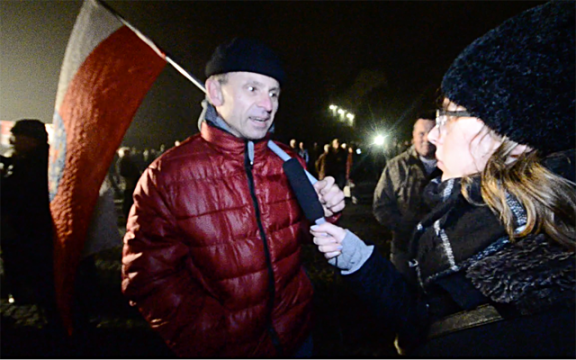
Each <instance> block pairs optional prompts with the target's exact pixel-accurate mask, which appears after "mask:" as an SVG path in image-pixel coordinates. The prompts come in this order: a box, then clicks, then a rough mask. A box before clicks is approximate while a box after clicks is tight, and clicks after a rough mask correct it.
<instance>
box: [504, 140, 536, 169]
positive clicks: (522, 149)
mask: <svg viewBox="0 0 576 360" xmlns="http://www.w3.org/2000/svg"><path fill="white" fill-rule="evenodd" d="M532 150H533V149H532V148H531V147H530V146H528V145H522V144H518V145H516V146H515V147H514V149H512V151H511V152H510V155H508V160H507V161H506V163H508V164H509V163H511V162H513V161H516V160H517V159H518V157H520V156H521V155H522V154H526V153H529V152H530V151H532Z"/></svg>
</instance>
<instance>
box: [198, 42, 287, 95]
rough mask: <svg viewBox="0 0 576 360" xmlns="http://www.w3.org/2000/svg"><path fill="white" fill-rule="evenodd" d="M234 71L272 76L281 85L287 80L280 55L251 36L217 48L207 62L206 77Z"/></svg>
mask: <svg viewBox="0 0 576 360" xmlns="http://www.w3.org/2000/svg"><path fill="white" fill-rule="evenodd" d="M234 71H247V72H253V73H257V74H262V75H266V76H270V77H272V78H274V79H276V80H277V81H278V82H279V83H280V85H282V83H284V81H285V80H286V79H285V78H286V75H285V73H284V69H283V68H282V63H281V61H280V59H279V58H278V56H276V54H275V53H274V52H273V51H272V50H271V49H270V48H269V47H267V46H266V45H265V44H264V43H262V42H260V41H258V40H255V39H250V38H235V39H233V40H232V41H230V42H228V43H225V44H222V45H220V46H218V47H217V48H216V50H215V51H214V53H213V54H212V57H211V58H210V61H208V63H207V64H206V69H205V73H206V77H207V78H208V77H210V76H212V75H216V74H224V73H228V72H234Z"/></svg>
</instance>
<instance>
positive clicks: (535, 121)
mask: <svg viewBox="0 0 576 360" xmlns="http://www.w3.org/2000/svg"><path fill="white" fill-rule="evenodd" d="M574 7H575V3H574V1H551V2H548V3H546V4H544V5H541V6H538V7H535V8H532V9H529V10H527V11H524V12H523V13H521V14H519V15H517V16H515V17H513V18H511V19H508V20H507V21H505V22H504V23H502V24H501V25H500V26H498V27H497V28H495V29H493V30H491V31H489V32H488V33H486V34H485V35H484V36H482V37H480V38H478V39H476V40H475V41H474V42H473V43H472V44H470V45H469V46H468V47H467V48H466V49H465V50H464V51H463V52H462V53H461V54H460V55H459V56H458V57H457V58H456V60H455V61H454V62H453V63H452V65H451V66H450V68H449V69H448V71H447V72H446V74H445V75H444V79H443V80H442V91H443V93H444V95H445V96H446V97H447V98H449V99H450V100H451V101H453V102H455V103H457V104H458V105H461V106H464V107H465V108H466V109H467V110H468V111H469V112H470V113H472V114H473V115H474V116H476V117H478V118H480V119H482V120H483V121H484V123H486V125H488V127H490V128H491V129H493V130H494V131H496V132H497V133H498V134H500V135H505V136H507V137H509V138H510V139H512V140H514V141H516V142H518V143H520V144H526V145H530V146H531V147H533V148H535V149H538V150H540V151H541V153H543V154H547V153H551V152H555V151H560V150H566V149H573V148H574V147H575V139H576V137H575V132H576V131H575V115H576V114H575V107H574V103H575V101H576V100H575V97H576V95H575V91H576V89H575V78H576V74H575V72H574V69H575V66H576V60H575V56H574V54H575V51H576V50H575V44H574V33H575V27H574V23H575V14H574Z"/></svg>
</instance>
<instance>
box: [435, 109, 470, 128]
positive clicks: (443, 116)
mask: <svg viewBox="0 0 576 360" xmlns="http://www.w3.org/2000/svg"><path fill="white" fill-rule="evenodd" d="M472 116H473V115H472V114H470V113H469V112H468V111H465V110H457V111H450V110H436V126H438V130H439V131H440V132H443V131H444V130H446V122H448V119H450V118H459V117H472Z"/></svg>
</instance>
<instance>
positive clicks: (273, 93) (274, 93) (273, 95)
mask: <svg viewBox="0 0 576 360" xmlns="http://www.w3.org/2000/svg"><path fill="white" fill-rule="evenodd" d="M278 96H280V94H278V93H277V92H271V93H270V97H272V98H277V97H278Z"/></svg>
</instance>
